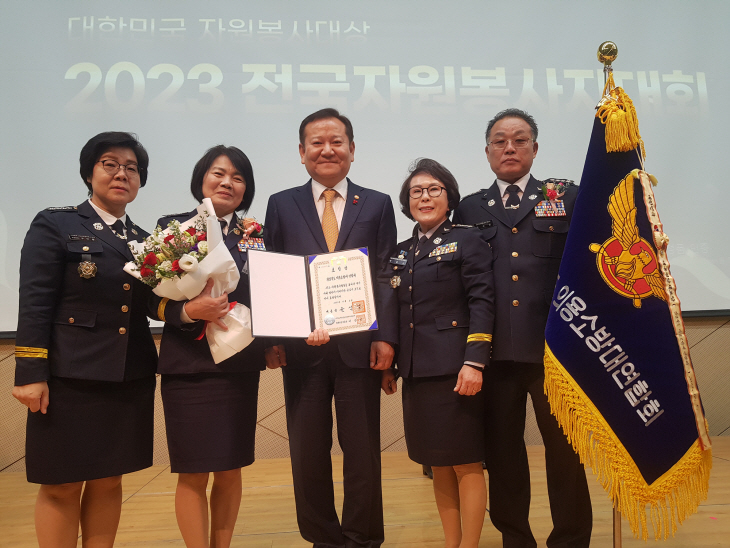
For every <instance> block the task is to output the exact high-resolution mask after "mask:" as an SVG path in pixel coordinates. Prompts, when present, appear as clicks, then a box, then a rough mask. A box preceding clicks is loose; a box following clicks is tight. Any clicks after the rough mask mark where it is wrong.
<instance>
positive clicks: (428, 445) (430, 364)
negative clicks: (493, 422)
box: [383, 158, 494, 548]
mask: <svg viewBox="0 0 730 548" xmlns="http://www.w3.org/2000/svg"><path fill="white" fill-rule="evenodd" d="M400 203H401V210H402V211H403V213H404V214H405V215H406V217H408V218H409V219H412V220H415V221H416V222H417V223H418V225H417V226H416V227H415V229H414V231H413V237H412V238H410V239H408V240H406V241H404V242H401V243H400V244H398V250H399V253H398V256H397V257H394V258H393V259H391V264H390V265H389V268H390V273H391V276H392V277H391V287H393V289H394V290H395V291H397V293H398V302H399V314H400V322H399V324H400V343H399V349H398V357H397V367H398V372H399V374H400V375H401V376H402V377H403V421H404V423H405V434H406V444H407V446H408V456H409V457H410V458H411V459H412V460H414V461H416V462H418V463H420V464H423V465H431V467H432V468H433V487H434V494H435V498H436V506H437V507H438V510H439V515H440V517H441V523H442V526H443V528H444V535H445V537H446V546H447V547H448V548H452V547H453V548H455V547H461V548H467V547H472V548H476V547H477V545H478V544H479V536H480V534H481V530H482V524H483V523H484V513H485V509H486V498H487V494H486V484H485V481H484V472H483V470H482V463H481V461H482V459H483V458H484V417H483V415H484V411H483V406H484V402H483V400H482V395H481V392H480V391H481V386H482V371H483V369H484V368H485V367H486V366H488V364H489V352H490V347H491V338H492V335H491V333H492V324H493V308H494V292H493V291H494V290H493V283H492V253H491V249H490V247H489V245H488V244H487V243H486V242H485V241H484V240H482V238H481V236H480V233H479V230H478V229H477V228H473V227H466V226H460V225H452V224H451V222H450V221H449V220H448V218H449V215H450V213H451V211H452V210H453V209H454V208H455V207H456V205H457V204H458V203H459V187H458V185H457V183H456V180H455V179H454V177H453V175H452V174H451V172H450V171H449V170H448V169H446V168H445V167H444V166H442V165H441V164H439V163H438V162H436V161H434V160H429V159H427V158H422V159H420V160H418V161H417V162H416V163H415V164H414V165H413V166H412V167H411V170H410V175H409V176H408V178H407V179H406V180H405V182H404V183H403V186H402V188H401V192H400ZM383 390H384V391H385V392H386V393H392V392H394V391H395V390H396V384H395V375H394V373H393V371H391V370H389V371H385V372H384V373H383Z"/></svg>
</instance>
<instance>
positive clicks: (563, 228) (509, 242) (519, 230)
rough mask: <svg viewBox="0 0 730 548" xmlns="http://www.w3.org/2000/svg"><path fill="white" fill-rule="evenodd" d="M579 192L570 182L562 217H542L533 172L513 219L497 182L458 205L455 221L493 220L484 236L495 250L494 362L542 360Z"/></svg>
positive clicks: (539, 189) (539, 183) (538, 186)
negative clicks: (559, 270) (555, 291)
mask: <svg viewBox="0 0 730 548" xmlns="http://www.w3.org/2000/svg"><path fill="white" fill-rule="evenodd" d="M577 195H578V187H575V186H571V187H568V189H567V192H566V193H565V195H564V196H563V197H562V198H561V199H562V200H563V203H564V204H565V211H566V215H565V216H564V217H538V216H537V215H536V214H535V206H536V205H537V204H538V203H539V202H540V201H542V200H543V195H542V181H538V180H537V179H535V178H534V177H532V176H530V180H529V181H528V183H527V186H526V187H525V192H524V193H523V195H522V200H521V201H520V207H519V209H518V210H517V211H516V216H515V219H514V221H511V220H510V217H509V214H508V212H507V211H506V210H505V209H504V205H503V203H502V197H501V196H500V193H499V187H498V186H497V183H496V182H495V183H494V184H493V185H492V186H491V187H489V189H488V190H480V191H479V192H476V193H474V194H472V195H470V196H467V197H466V198H464V199H463V200H462V201H461V203H460V204H459V206H458V207H457V208H456V211H455V213H454V222H455V223H468V224H477V223H483V222H487V223H490V222H491V226H488V227H485V228H484V229H483V230H482V236H483V237H484V239H485V240H487V241H488V242H489V243H490V244H491V246H492V252H493V254H494V287H495V291H496V316H495V325H494V339H493V341H492V347H493V348H492V359H493V360H500V361H516V362H526V363H542V360H543V355H544V353H545V324H546V323H547V317H548V312H549V311H550V303H551V301H552V297H553V290H554V288H555V282H556V281H557V279H558V269H559V268H560V260H561V258H562V256H563V249H564V248H565V240H566V238H567V235H568V228H569V227H570V220H571V217H572V214H573V206H574V204H575V198H576V196H577Z"/></svg>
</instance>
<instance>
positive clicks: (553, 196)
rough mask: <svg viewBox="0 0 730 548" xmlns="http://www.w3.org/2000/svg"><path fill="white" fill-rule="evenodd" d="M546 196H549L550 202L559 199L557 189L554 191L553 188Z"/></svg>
mask: <svg viewBox="0 0 730 548" xmlns="http://www.w3.org/2000/svg"><path fill="white" fill-rule="evenodd" d="M546 194H547V197H548V200H554V199H555V198H557V197H558V191H557V190H555V189H552V188H549V189H548V191H547V193H546Z"/></svg>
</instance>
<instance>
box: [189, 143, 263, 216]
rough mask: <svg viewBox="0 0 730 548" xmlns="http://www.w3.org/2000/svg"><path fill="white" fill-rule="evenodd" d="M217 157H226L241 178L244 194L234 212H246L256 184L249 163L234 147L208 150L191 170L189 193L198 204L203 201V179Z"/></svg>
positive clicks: (219, 146) (218, 146)
mask: <svg viewBox="0 0 730 548" xmlns="http://www.w3.org/2000/svg"><path fill="white" fill-rule="evenodd" d="M219 156H227V157H228V159H229V160H230V161H231V163H232V164H233V166H234V167H235V168H236V169H237V170H238V171H239V173H240V174H241V175H242V176H243V180H244V181H245V182H246V192H244V194H243V200H241V203H240V204H238V207H237V208H236V211H243V212H246V211H248V208H250V207H251V203H252V202H253V197H254V194H256V182H255V181H254V178H253V167H252V166H251V161H250V160H249V159H248V156H246V155H245V154H244V153H243V151H242V150H241V149H238V148H236V147H227V146H226V145H216V146H214V147H211V148H209V149H208V150H207V151H206V153H205V154H204V155H203V157H202V158H201V159H200V160H198V163H197V164H195V167H194V168H193V175H192V177H191V178H190V192H192V193H193V196H194V197H195V199H196V200H198V202H201V203H202V201H203V198H205V196H203V179H204V178H205V174H206V173H208V170H209V169H210V166H212V165H213V162H214V161H215V159H216V158H218V157H219Z"/></svg>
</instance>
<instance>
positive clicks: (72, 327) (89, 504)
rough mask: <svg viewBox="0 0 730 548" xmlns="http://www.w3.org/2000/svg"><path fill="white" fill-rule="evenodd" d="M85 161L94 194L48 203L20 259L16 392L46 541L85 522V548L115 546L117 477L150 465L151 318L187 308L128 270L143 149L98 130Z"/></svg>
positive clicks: (73, 533)
mask: <svg viewBox="0 0 730 548" xmlns="http://www.w3.org/2000/svg"><path fill="white" fill-rule="evenodd" d="M79 161H80V174H81V179H82V180H83V181H84V183H85V184H86V186H87V187H88V190H89V197H90V198H89V200H88V201H85V202H83V203H81V204H80V205H78V206H75V207H74V206H70V207H57V208H48V209H46V210H45V211H41V212H40V213H39V214H38V215H37V216H36V218H35V219H34V220H33V223H32V224H31V226H30V229H29V230H28V234H27V235H26V237H25V242H24V244H23V249H22V252H21V259H20V303H19V314H18V331H17V336H16V344H17V346H16V348H15V357H16V371H15V385H16V386H15V388H14V389H13V396H15V397H16V398H17V399H18V400H20V401H21V402H22V403H23V404H24V405H26V406H28V408H29V413H28V422H27V434H26V471H27V477H28V481H29V482H32V483H40V484H41V487H40V490H39V491H38V498H37V502H36V511H35V519H36V533H37V536H38V543H39V545H40V546H41V548H43V547H46V546H54V547H59V546H62V547H65V546H69V547H71V546H73V547H75V546H76V543H77V537H78V530H79V525H80V526H81V532H82V537H83V543H84V546H92V545H93V546H105V547H106V546H109V547H110V546H112V545H113V543H114V537H115V534H116V530H117V526H118V524H119V516H120V512H121V505H122V486H121V478H122V475H123V474H127V473H129V472H134V471H136V470H140V469H142V468H146V467H148V466H150V465H151V464H152V440H153V411H154V393H155V369H156V367H157V351H156V349H155V344H154V342H153V340H152V335H151V334H150V330H149V325H148V321H147V318H146V316H147V315H149V316H151V317H153V318H155V319H157V318H160V317H161V316H162V317H164V314H165V313H167V315H168V317H170V318H172V321H173V322H177V323H178V324H180V309H181V308H182V304H180V303H169V306H168V303H167V300H162V299H160V298H159V297H156V296H155V295H153V293H152V291H151V289H150V288H149V287H148V286H146V285H144V284H143V283H142V282H140V281H138V280H136V279H135V278H133V277H132V276H130V275H129V274H127V273H125V272H124V271H123V270H122V268H123V266H124V264H125V263H126V262H127V261H129V260H132V254H131V253H130V251H129V249H128V247H127V241H128V240H137V241H141V240H142V239H143V238H144V237H146V236H147V235H148V234H147V232H145V231H143V230H142V229H141V228H139V227H138V226H137V225H135V224H134V223H133V222H132V221H131V220H130V219H129V217H128V216H127V215H126V213H125V210H126V206H127V204H128V203H130V202H131V201H132V200H134V199H135V197H136V196H137V192H138V191H139V188H140V187H142V186H144V185H145V183H146V181H147V165H148V163H149V158H148V156H147V152H146V151H145V149H144V147H143V146H142V145H141V144H140V143H139V142H138V141H137V139H136V137H135V136H133V135H131V134H129V133H123V132H105V133H100V134H99V135H97V136H95V137H93V138H92V139H91V140H89V142H88V143H86V145H85V146H84V147H83V149H82V150H81V155H80V158H79ZM82 490H83V496H82Z"/></svg>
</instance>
